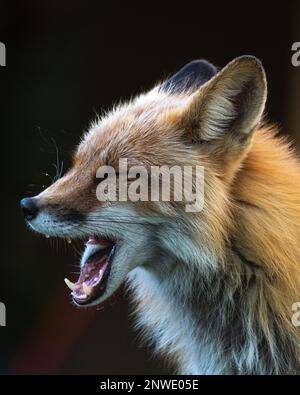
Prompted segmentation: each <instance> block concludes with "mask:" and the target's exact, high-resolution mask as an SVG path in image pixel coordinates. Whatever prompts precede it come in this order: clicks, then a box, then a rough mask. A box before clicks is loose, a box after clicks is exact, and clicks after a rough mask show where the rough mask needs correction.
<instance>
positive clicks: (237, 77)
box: [182, 56, 267, 142]
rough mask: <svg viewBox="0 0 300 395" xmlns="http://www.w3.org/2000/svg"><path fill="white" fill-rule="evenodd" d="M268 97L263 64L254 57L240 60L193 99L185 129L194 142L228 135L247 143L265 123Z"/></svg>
mask: <svg viewBox="0 0 300 395" xmlns="http://www.w3.org/2000/svg"><path fill="white" fill-rule="evenodd" d="M266 96H267V83H266V77H265V72H264V69H263V66H262V64H261V62H260V61H259V60H258V59H256V58H255V57H252V56H242V57H239V58H236V59H234V60H233V61H232V62H231V63H229V64H228V65H227V66H226V67H225V68H224V69H222V70H221V71H220V72H219V73H218V74H217V75H216V76H215V77H214V78H212V79H211V80H210V81H208V82H207V83H206V84H205V85H204V86H203V87H202V88H200V89H199V90H198V91H197V92H195V93H194V94H193V95H192V97H191V98H190V99H189V102H188V104H187V107H186V108H185V109H184V111H183V118H182V120H183V122H184V129H185V130H186V133H187V134H188V135H189V139H190V140H192V141H193V142H203V141H211V140H216V139H219V140H220V139H222V138H223V137H225V136H228V135H229V136H230V137H231V139H232V138H236V139H238V140H240V141H245V140H246V139H247V137H248V136H250V135H251V131H253V130H254V128H255V127H256V126H257V124H258V123H259V121H260V119H261V116H262V114H263V111H264V107H265V102H266Z"/></svg>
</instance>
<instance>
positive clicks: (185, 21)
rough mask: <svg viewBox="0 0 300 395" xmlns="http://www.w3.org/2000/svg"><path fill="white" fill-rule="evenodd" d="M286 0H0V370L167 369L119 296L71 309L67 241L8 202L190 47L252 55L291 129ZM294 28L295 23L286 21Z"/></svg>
mask: <svg viewBox="0 0 300 395" xmlns="http://www.w3.org/2000/svg"><path fill="white" fill-rule="evenodd" d="M299 4H300V2H299V1H277V2H273V3H271V2H268V1H265V2H262V1H259V2H258V1H247V2H242V1H222V2H221V1H202V0H198V1H194V2H190V1H184V2H180V3H179V2H178V3H175V2H174V1H173V2H172V3H171V2H170V3H167V2H162V1H161V2H160V3H154V2H148V1H144V2H139V3H129V2H124V1H123V2H118V1H111V2H103V1H98V2H93V1H59V2H58V1H47V2H46V1H43V2H42V1H28V0H27V1H23V2H21V1H20V2H14V1H0V41H2V42H3V43H5V45H6V48H7V66H6V67H0V87H1V95H0V100H1V103H0V104H1V106H0V115H1V117H0V128H1V129H0V130H1V140H0V141H1V148H2V150H1V153H2V155H1V160H2V166H1V181H2V182H1V199H2V200H1V227H0V229H1V246H2V248H1V255H0V262H1V263H0V302H4V303H5V304H6V308H7V326H6V327H5V328H4V327H1V328H0V372H2V373H67V374H81V373H96V374H109V373H111V374H117V373H120V374H121V373H123V374H139V373H145V374H152V373H153V374H154V373H164V372H167V371H168V370H167V369H166V367H165V366H163V365H162V364H161V363H160V362H159V360H158V359H154V358H153V357H152V354H151V352H149V351H148V350H147V349H146V348H145V347H144V346H143V348H142V346H141V342H140V341H139V340H138V339H137V334H136V333H135V332H134V330H133V328H132V327H133V323H132V319H131V318H130V316H129V308H128V305H129V304H128V300H127V299H128V298H127V297H125V296H124V295H123V294H121V297H119V300H118V302H117V303H115V304H114V305H113V306H108V307H107V308H105V309H104V310H99V309H91V310H78V309H76V308H75V307H73V306H72V305H71V303H70V299H69V292H68V290H67V289H66V287H65V286H64V284H63V278H64V277H65V276H66V275H67V276H68V275H69V273H70V271H76V270H77V268H76V264H77V262H78V258H77V257H76V253H74V251H72V248H67V249H66V248H65V247H64V245H63V244H61V243H58V245H57V247H56V246H55V245H54V246H51V243H50V242H49V241H48V240H46V239H44V238H41V237H39V236H37V235H34V234H33V233H31V232H29V231H28V230H27V229H26V227H25V225H24V221H23V218H22V215H21V212H20V210H19V207H18V202H19V199H20V198H21V197H24V196H27V195H30V194H35V193H37V192H39V191H40V190H41V189H42V187H43V185H49V183H50V180H49V177H47V176H46V175H44V173H49V174H50V175H52V176H53V175H54V174H55V168H54V166H53V164H54V163H55V162H56V152H55V151H56V150H55V144H57V146H58V149H59V155H60V158H61V159H63V161H64V164H65V168H66V167H67V166H68V163H69V159H70V156H71V153H72V150H73V149H74V147H75V145H76V143H77V142H78V140H79V137H80V135H81V133H82V131H84V130H85V128H87V127H88V124H89V122H90V120H91V119H92V118H93V117H94V115H95V112H100V111H101V109H107V108H109V107H110V106H111V105H112V104H113V103H114V101H116V100H119V99H120V98H122V99H124V98H129V97H130V96H131V95H133V94H135V93H137V92H139V91H141V90H143V89H147V88H150V87H151V86H152V85H153V84H154V83H155V82H156V81H157V80H158V79H161V78H162V77H163V76H166V75H168V74H169V73H171V72H173V71H176V69H177V68H179V67H180V66H182V65H183V64H185V63H186V62H188V61H190V60H192V59H195V58H207V59H209V60H210V61H211V62H213V63H215V64H216V65H217V66H220V67H221V66H224V65H225V64H226V63H227V62H228V61H230V60H232V59H233V58H234V57H236V56H239V55H242V54H252V55H255V56H257V57H259V58H260V59H261V60H262V61H263V64H264V66H265V68H266V72H267V76H268V81H269V99H268V107H267V110H268V114H269V119H270V120H272V121H274V122H277V123H279V124H280V125H281V128H282V130H283V131H284V132H285V133H288V134H290V135H292V136H293V137H294V138H295V139H296V140H298V142H299V141H300V116H299V110H300V106H299V100H300V97H299V92H300V80H299V76H300V67H298V68H295V67H293V66H292V64H291V56H292V52H291V46H292V43H293V42H295V41H300V31H299V26H300V7H299ZM297 29H298V31H297Z"/></svg>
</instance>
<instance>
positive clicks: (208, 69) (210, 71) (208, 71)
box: [185, 59, 218, 82]
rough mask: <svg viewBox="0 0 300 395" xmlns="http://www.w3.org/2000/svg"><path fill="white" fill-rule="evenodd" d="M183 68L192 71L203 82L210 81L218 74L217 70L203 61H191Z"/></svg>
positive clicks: (206, 61)
mask: <svg viewBox="0 0 300 395" xmlns="http://www.w3.org/2000/svg"><path fill="white" fill-rule="evenodd" d="M185 67H189V68H191V69H193V70H194V72H195V73H197V74H198V75H201V76H202V78H203V80H205V79H207V80H209V79H211V78H212V77H213V76H214V75H216V74H217V72H218V70H217V68H216V67H215V66H214V65H213V64H211V63H210V62H209V61H208V60H205V59H197V60H192V61H191V62H190V63H188V64H187V65H186V66H185ZM205 82H206V81H205Z"/></svg>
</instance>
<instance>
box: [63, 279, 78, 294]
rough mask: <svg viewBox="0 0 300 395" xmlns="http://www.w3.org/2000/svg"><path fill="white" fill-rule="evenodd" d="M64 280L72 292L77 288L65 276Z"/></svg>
mask: <svg viewBox="0 0 300 395" xmlns="http://www.w3.org/2000/svg"><path fill="white" fill-rule="evenodd" d="M64 281H65V283H66V285H67V287H69V288H70V290H71V291H73V292H74V291H76V289H77V288H78V287H77V285H76V284H74V283H72V281H70V280H69V279H67V278H65V279H64Z"/></svg>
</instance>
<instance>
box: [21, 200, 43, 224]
mask: <svg viewBox="0 0 300 395" xmlns="http://www.w3.org/2000/svg"><path fill="white" fill-rule="evenodd" d="M20 206H21V208H22V210H23V213H24V217H25V218H26V219H27V220H28V221H31V220H33V219H34V218H35V217H36V216H37V213H38V211H39V210H38V207H37V204H36V202H35V200H34V199H33V198H24V199H22V200H21V202H20Z"/></svg>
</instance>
